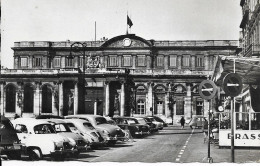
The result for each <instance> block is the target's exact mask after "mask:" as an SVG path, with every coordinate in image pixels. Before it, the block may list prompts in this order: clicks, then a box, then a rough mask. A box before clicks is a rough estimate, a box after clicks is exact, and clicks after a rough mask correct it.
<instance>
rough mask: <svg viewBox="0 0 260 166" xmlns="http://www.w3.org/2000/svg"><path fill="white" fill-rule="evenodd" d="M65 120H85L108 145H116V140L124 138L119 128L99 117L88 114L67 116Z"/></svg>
mask: <svg viewBox="0 0 260 166" xmlns="http://www.w3.org/2000/svg"><path fill="white" fill-rule="evenodd" d="M65 118H66V119H75V118H77V119H85V120H87V121H88V122H90V123H91V124H92V125H93V127H94V128H95V129H96V130H97V131H98V132H99V133H100V134H101V136H102V137H103V138H104V140H105V141H106V143H107V144H108V145H114V144H116V142H117V140H118V138H119V139H120V137H124V135H125V134H124V133H123V132H122V130H121V129H120V127H118V126H116V125H111V124H109V123H108V122H107V120H106V118H104V117H103V116H100V115H88V114H79V115H68V116H66V117H65Z"/></svg>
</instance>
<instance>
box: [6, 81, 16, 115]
mask: <svg viewBox="0 0 260 166" xmlns="http://www.w3.org/2000/svg"><path fill="white" fill-rule="evenodd" d="M15 95H16V88H15V86H14V85H7V87H6V109H5V110H6V112H15V102H16V96H15Z"/></svg>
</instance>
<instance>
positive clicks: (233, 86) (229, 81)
mask: <svg viewBox="0 0 260 166" xmlns="http://www.w3.org/2000/svg"><path fill="white" fill-rule="evenodd" d="M223 90H224V91H225V93H226V94H227V95H229V96H231V97H235V96H237V95H239V94H240V93H241V91H242V80H241V78H240V76H239V75H238V74H237V73H229V74H227V75H226V76H225V77H224V80H223Z"/></svg>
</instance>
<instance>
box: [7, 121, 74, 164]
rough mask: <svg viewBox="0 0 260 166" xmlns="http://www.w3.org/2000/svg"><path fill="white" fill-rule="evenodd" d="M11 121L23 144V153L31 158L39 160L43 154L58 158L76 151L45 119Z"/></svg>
mask: <svg viewBox="0 0 260 166" xmlns="http://www.w3.org/2000/svg"><path fill="white" fill-rule="evenodd" d="M11 122H12V123H13V125H14V128H15V130H16V131H17V135H18V138H19V139H20V140H21V143H22V144H23V148H24V152H25V154H27V155H29V158H30V159H31V160H39V159H42V158H43V157H44V156H51V157H52V158H54V159H59V160H60V159H63V158H64V157H66V156H68V155H71V154H74V153H75V152H76V148H75V146H72V145H71V142H70V141H69V139H68V138H66V137H64V136H61V135H58V134H57V133H56V132H55V130H54V128H53V127H52V125H51V124H50V123H48V122H46V121H42V120H38V119H34V118H17V119H15V120H12V121H11Z"/></svg>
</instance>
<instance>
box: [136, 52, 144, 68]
mask: <svg viewBox="0 0 260 166" xmlns="http://www.w3.org/2000/svg"><path fill="white" fill-rule="evenodd" d="M145 61H146V60H145V55H138V56H137V66H140V67H143V66H146V63H145Z"/></svg>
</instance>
